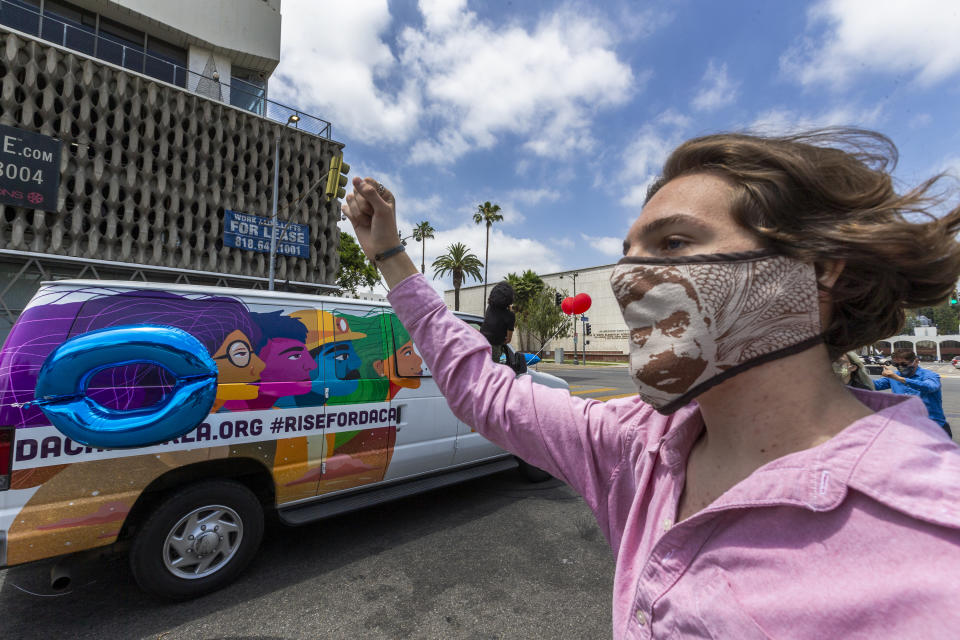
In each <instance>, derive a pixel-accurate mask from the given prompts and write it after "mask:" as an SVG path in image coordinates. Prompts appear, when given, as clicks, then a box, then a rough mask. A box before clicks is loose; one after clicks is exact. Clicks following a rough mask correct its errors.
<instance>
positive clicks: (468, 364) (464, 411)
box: [388, 274, 652, 517]
mask: <svg viewBox="0 0 960 640" xmlns="http://www.w3.org/2000/svg"><path fill="white" fill-rule="evenodd" d="M388 299H389V300H390V303H391V304H392V305H393V308H394V311H395V312H396V314H397V317H398V318H399V319H400V321H401V322H402V323H403V325H404V327H406V328H407V330H408V331H409V332H410V336H411V337H412V338H413V341H414V343H415V344H416V345H417V348H418V349H419V351H420V355H422V356H423V359H424V360H425V361H426V363H427V365H428V366H429V367H430V371H431V373H432V375H433V378H434V380H435V381H436V383H437V385H438V386H439V388H440V391H441V392H442V393H443V395H444V396H445V397H446V399H447V402H448V403H449V405H450V408H451V409H452V410H453V413H454V414H455V415H456V416H457V417H458V418H459V419H460V420H462V421H463V422H464V423H466V424H468V425H470V426H471V427H473V428H474V429H476V430H477V431H478V432H479V433H480V434H481V435H483V436H484V437H485V438H487V439H488V440H490V441H492V442H493V443H495V444H497V445H498V446H501V447H503V448H504V449H506V450H508V451H510V452H511V453H513V454H515V455H517V456H519V457H521V458H523V459H524V460H525V461H527V462H529V463H530V464H532V465H535V466H537V467H540V468H541V469H544V470H546V471H547V472H549V473H550V474H552V475H553V476H555V477H557V478H560V479H561V480H563V481H565V482H566V483H567V484H569V485H570V486H571V487H573V488H574V489H575V490H576V491H577V492H578V493H580V495H581V496H583V498H584V499H585V500H586V502H587V504H588V505H589V506H590V507H591V508H592V509H593V510H594V511H595V512H598V509H597V507H598V505H600V504H601V503H602V502H603V501H604V499H605V495H606V493H605V492H606V486H607V483H608V481H609V479H610V478H611V476H612V473H613V470H614V468H616V466H617V464H618V463H619V461H620V459H621V458H622V456H623V449H624V441H623V438H624V437H625V433H627V432H628V431H629V430H630V429H631V428H637V427H638V425H640V424H641V423H642V422H643V418H644V416H649V415H650V412H651V411H652V409H651V408H650V406H649V405H646V404H644V403H643V402H641V401H640V400H639V398H631V399H629V400H624V401H620V402H607V403H603V402H598V401H596V400H585V399H581V398H577V397H574V396H571V395H570V393H569V391H567V390H566V389H554V388H549V387H545V386H543V385H539V384H536V383H534V382H533V380H532V379H531V376H517V375H516V374H515V373H514V372H513V371H512V370H511V369H510V368H508V367H505V366H503V365H499V364H495V363H494V362H492V361H491V359H490V347H489V346H488V345H487V343H486V341H485V340H483V338H482V337H481V336H480V335H479V334H478V333H477V332H476V331H473V330H471V329H470V327H469V326H468V325H467V324H466V323H465V322H462V321H460V320H459V319H458V318H457V317H456V316H454V315H453V314H452V313H451V312H450V311H449V310H448V309H447V308H446V305H444V303H443V301H442V300H441V299H440V297H439V296H438V295H437V294H436V292H435V291H434V290H433V288H432V287H431V286H430V285H429V284H428V283H427V281H426V279H425V278H424V277H423V276H422V275H420V274H417V275H413V276H410V277H409V278H407V279H405V280H404V281H403V282H401V283H400V284H399V285H397V286H396V287H394V289H393V290H392V291H391V292H390V294H389V296H388ZM598 517H599V513H598Z"/></svg>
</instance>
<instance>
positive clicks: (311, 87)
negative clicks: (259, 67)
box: [270, 0, 422, 142]
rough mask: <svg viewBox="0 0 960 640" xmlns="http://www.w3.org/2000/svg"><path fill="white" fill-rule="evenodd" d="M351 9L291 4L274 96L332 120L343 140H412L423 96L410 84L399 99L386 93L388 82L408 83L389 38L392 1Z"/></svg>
mask: <svg viewBox="0 0 960 640" xmlns="http://www.w3.org/2000/svg"><path fill="white" fill-rule="evenodd" d="M345 6H347V5H344V4H340V3H335V2H312V1H310V0H284V3H283V21H282V23H281V24H282V26H281V38H280V42H281V45H280V46H281V49H280V64H279V66H278V67H277V69H276V71H274V74H273V76H272V78H271V81H270V94H271V95H270V97H271V98H273V99H276V100H279V101H281V102H292V103H294V104H297V105H303V108H305V109H309V110H312V111H314V112H315V113H316V115H318V116H319V117H321V118H324V119H325V120H330V121H332V122H333V124H334V127H335V128H334V134H335V137H336V132H337V131H338V130H340V129H341V128H342V129H343V130H345V131H347V132H349V133H350V134H351V135H362V136H363V137H364V138H365V139H366V140H368V141H371V142H373V141H387V142H402V141H404V140H407V139H408V138H409V137H410V136H412V135H413V134H414V133H415V130H416V126H417V123H418V119H419V117H420V114H421V112H422V104H421V94H420V90H419V87H418V86H417V84H416V83H415V82H413V81H409V80H408V81H405V82H403V83H402V86H401V87H400V88H399V89H397V90H395V91H392V92H391V91H386V90H384V89H383V88H382V87H383V84H384V82H383V80H384V79H385V78H386V77H387V76H390V77H401V78H402V77H404V75H403V73H402V69H401V68H400V64H399V61H398V60H397V59H396V58H395V57H394V55H393V53H392V52H391V51H390V48H389V47H388V46H387V44H386V43H384V42H383V40H382V38H381V34H383V33H384V32H385V31H386V30H387V28H388V27H389V25H390V12H389V10H388V8H387V2H386V0H353V1H352V2H351V3H350V4H349V10H345V9H344V7H345ZM331 25H335V26H331ZM319 33H322V34H323V37H318V34H319Z"/></svg>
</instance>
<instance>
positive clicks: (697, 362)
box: [610, 251, 823, 415]
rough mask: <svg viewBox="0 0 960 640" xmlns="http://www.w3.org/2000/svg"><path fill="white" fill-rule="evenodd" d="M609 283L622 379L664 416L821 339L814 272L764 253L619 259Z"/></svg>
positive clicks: (794, 262)
mask: <svg viewBox="0 0 960 640" xmlns="http://www.w3.org/2000/svg"><path fill="white" fill-rule="evenodd" d="M610 284H611V286H612V287H613V293H614V296H615V297H616V299H617V302H618V303H619V304H620V310H621V311H622V312H623V319H624V321H626V323H627V327H628V328H629V330H630V375H631V376H632V377H633V380H634V382H635V383H636V385H637V388H638V390H639V391H640V397H641V398H642V399H643V401H644V402H647V403H648V404H650V405H652V406H653V407H654V408H655V409H656V410H657V411H659V412H660V413H662V414H665V415H666V414H670V413H673V412H674V411H676V410H677V409H679V408H680V407H682V406H684V405H686V404H687V403H689V402H690V401H691V400H693V398H695V397H696V396H697V395H699V394H701V393H703V392H704V391H706V390H707V389H709V388H710V387H712V386H714V385H716V384H718V383H720V382H722V381H724V380H726V379H727V378H730V377H732V376H735V375H737V374H738V373H741V372H742V371H745V370H747V369H749V368H751V367H754V366H756V365H758V364H763V363H765V362H769V361H771V360H774V359H777V358H782V357H784V356H788V355H791V354H794V353H799V352H800V351H804V350H806V349H809V348H810V347H812V346H814V345H816V344H818V343H820V342H822V340H823V337H822V334H821V327H820V315H819V307H818V303H817V280H816V273H815V271H814V268H813V266H812V265H810V264H807V263H804V262H800V261H797V260H793V259H792V258H787V257H785V256H781V255H777V254H775V253H772V252H770V251H751V252H746V253H735V254H708V255H707V254H705V255H696V256H686V257H682V258H630V257H627V258H623V259H622V260H620V262H619V263H618V264H617V266H616V268H615V269H614V270H613V274H612V276H611V278H610Z"/></svg>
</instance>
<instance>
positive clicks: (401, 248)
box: [373, 244, 407, 262]
mask: <svg viewBox="0 0 960 640" xmlns="http://www.w3.org/2000/svg"><path fill="white" fill-rule="evenodd" d="M406 250H407V248H406V247H405V246H403V245H402V244H398V245H397V246H395V247H394V248H393V249H387V250H386V251H384V252H383V253H378V254H377V255H375V256H373V261H374V262H383V261H384V260H386V259H387V258H390V257H392V256H395V255H397V254H398V253H401V252H403V251H406Z"/></svg>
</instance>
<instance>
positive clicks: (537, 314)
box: [518, 287, 571, 351]
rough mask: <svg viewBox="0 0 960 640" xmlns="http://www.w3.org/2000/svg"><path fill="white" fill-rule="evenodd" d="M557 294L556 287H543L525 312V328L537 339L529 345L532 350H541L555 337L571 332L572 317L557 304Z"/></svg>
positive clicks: (561, 336)
mask: <svg viewBox="0 0 960 640" xmlns="http://www.w3.org/2000/svg"><path fill="white" fill-rule="evenodd" d="M556 294H557V290H556V289H552V288H550V287H542V288H541V289H540V290H539V291H538V292H537V293H536V294H534V295H533V297H532V298H531V299H530V300H529V301H528V303H527V308H526V309H525V310H524V312H523V324H524V330H525V331H526V332H527V333H528V334H529V335H530V336H531V337H532V338H533V339H534V341H535V343H534V344H532V345H529V346H528V347H527V348H528V349H530V350H531V351H533V350H534V349H536V350H537V351H539V350H541V349H543V348H544V347H546V346H547V343H548V342H549V341H550V340H552V339H553V338H555V337H558V338H565V337H567V335H569V333H570V324H571V323H570V318H569V317H568V316H567V315H566V314H565V313H564V312H563V311H561V310H560V307H558V306H557V301H556ZM518 319H519V317H518Z"/></svg>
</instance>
